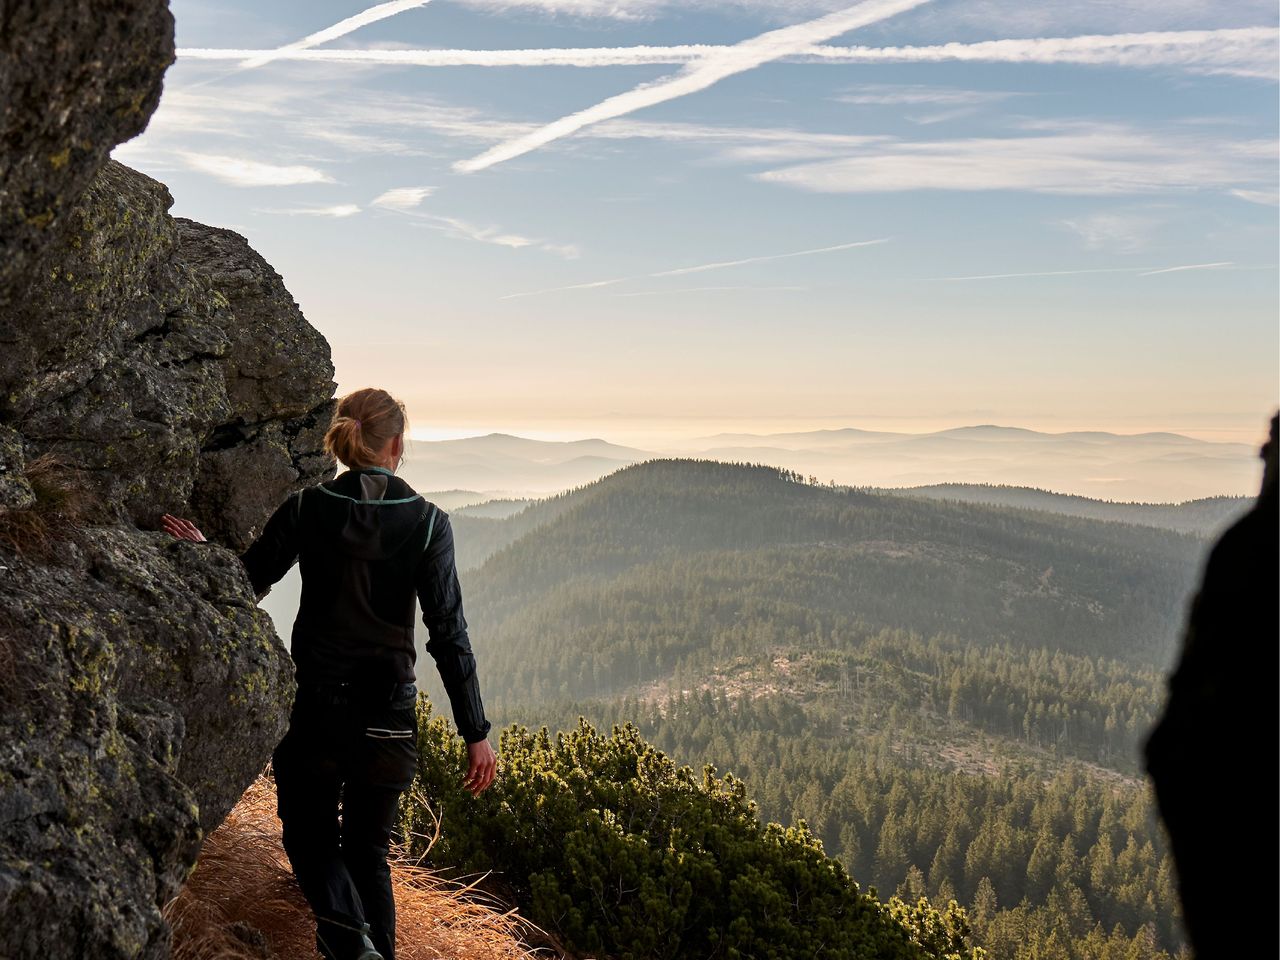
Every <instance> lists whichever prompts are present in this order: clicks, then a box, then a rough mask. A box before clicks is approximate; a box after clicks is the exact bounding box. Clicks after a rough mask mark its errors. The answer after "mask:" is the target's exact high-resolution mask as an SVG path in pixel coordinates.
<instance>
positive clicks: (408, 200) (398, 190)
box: [370, 187, 436, 211]
mask: <svg viewBox="0 0 1280 960" xmlns="http://www.w3.org/2000/svg"><path fill="white" fill-rule="evenodd" d="M435 189H436V188H435V187H395V188H393V189H391V190H388V191H387V192H386V193H383V194H379V195H378V196H377V197H375V198H374V199H373V201H372V202H371V203H370V206H374V207H382V208H383V209H385V210H401V211H403V210H412V209H414V208H415V207H417V206H420V205H421V203H422V201H423V200H425V199H427V197H429V196H431V194H433V193H434V192H435Z"/></svg>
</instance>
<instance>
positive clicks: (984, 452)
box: [405, 426, 1258, 503]
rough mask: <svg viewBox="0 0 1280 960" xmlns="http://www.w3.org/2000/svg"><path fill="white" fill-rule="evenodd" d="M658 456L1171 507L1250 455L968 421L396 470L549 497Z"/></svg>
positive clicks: (496, 448)
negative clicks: (921, 429)
mask: <svg viewBox="0 0 1280 960" xmlns="http://www.w3.org/2000/svg"><path fill="white" fill-rule="evenodd" d="M661 456H682V457H702V458H711V459H716V460H729V461H738V462H747V463H767V464H770V465H773V466H779V467H785V468H787V469H789V470H795V471H798V472H800V473H802V474H804V475H805V476H814V477H816V478H817V479H818V480H819V481H820V482H823V483H826V482H829V481H834V482H836V483H840V484H849V485H852V486H864V487H865V486H874V487H914V486H921V485H929V484H939V483H962V484H1002V485H1007V486H1025V487H1036V488H1040V489H1045V490H1054V491H1059V492H1061V493H1068V494H1074V495H1077V496H1085V497H1093V498H1098V499H1105V500H1118V501H1140V502H1161V503H1165V502H1170V503H1180V502H1183V501H1186V500H1192V499H1197V498H1204V497H1214V496H1220V495H1244V494H1251V493H1252V492H1253V491H1254V490H1256V489H1257V484H1258V464H1257V456H1256V451H1255V449H1254V448H1253V447H1252V446H1250V445H1248V444H1240V443H1216V442H1210V441H1204V440H1197V439H1194V438H1191V437H1184V436H1180V435H1178V434H1173V433H1142V434H1133V435H1120V434H1112V433H1104V432H1100V431H1087V432H1083V431H1081V432H1073V433H1061V434H1050V433H1040V432H1037V431H1034V430H1024V429H1020V428H1014V427H998V426H976V427H962V428H957V429H953V430H942V431H939V432H936V433H927V434H903V433H878V432H875V431H870V430H856V429H852V428H849V429H843V430H815V431H810V432H805V433H778V434H717V435H715V436H711V437H705V438H700V439H695V440H690V441H683V442H673V443H672V444H671V445H670V446H669V447H668V448H666V449H663V450H658V451H649V450H640V449H637V448H634V447H624V446H619V445H616V444H611V443H608V442H606V441H604V440H600V439H590V440H575V441H570V442H557V441H544V440H530V439H526V438H522V437H513V436H509V435H507V434H490V435H488V436H483V437H469V438H466V439H463V440H443V441H416V442H414V443H413V445H412V450H411V457H410V461H409V462H408V463H406V467H405V475H406V477H407V478H408V479H409V482H410V483H414V484H415V485H416V486H417V487H418V488H419V489H424V490H435V489H441V488H443V487H451V486H456V487H462V488H466V489H471V490H481V491H487V492H489V495H490V496H515V495H520V496H524V495H527V494H528V493H530V492H541V493H551V492H556V491H559V490H564V489H567V488H569V487H572V486H576V485H581V484H585V483H589V482H591V481H593V480H596V479H598V478H599V477H601V476H604V475H605V474H607V473H609V472H611V471H612V470H615V469H617V468H618V467H620V466H624V465H626V464H630V463H636V462H639V461H642V460H648V459H653V458H655V457H661Z"/></svg>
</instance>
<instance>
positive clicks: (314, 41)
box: [240, 0, 431, 70]
mask: <svg viewBox="0 0 1280 960" xmlns="http://www.w3.org/2000/svg"><path fill="white" fill-rule="evenodd" d="M430 2H431V0H389V2H387V3H380V4H378V5H377V6H376V7H370V8H369V9H368V10H363V11H361V12H360V13H357V14H355V15H354V16H350V17H347V19H345V20H339V21H338V22H337V23H335V24H334V25H333V26H331V27H325V28H324V29H323V30H320V31H318V32H316V33H312V34H309V35H307V36H305V37H303V38H302V39H301V40H295V41H294V42H293V43H286V44H285V45H284V46H283V47H278V48H277V49H275V50H261V51H255V52H254V54H253V55H252V56H250V57H248V58H247V59H245V60H243V61H241V63H240V68H241V69H243V70H249V69H252V68H253V67H260V66H262V65H263V64H264V63H270V62H271V61H272V60H280V59H282V58H284V57H287V56H289V55H290V54H297V53H300V52H301V51H303V50H306V49H307V48H309V47H316V46H319V45H320V44H322V43H328V42H329V41H330V40H337V39H338V38H339V37H345V36H346V35H347V34H348V33H352V32H353V31H356V30H359V29H360V28H361V27H365V26H368V25H369V24H371V23H377V22H378V21H379V20H385V19H386V18H387V17H394V16H395V15H396V14H397V13H403V12H404V11H406V10H413V9H414V8H416V7H424V6H426V5H427V4H428V3H430Z"/></svg>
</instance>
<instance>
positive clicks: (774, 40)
mask: <svg viewBox="0 0 1280 960" xmlns="http://www.w3.org/2000/svg"><path fill="white" fill-rule="evenodd" d="M925 2H926V0H865V2H863V3H860V4H857V5H856V6H853V7H849V8H848V9H846V10H841V11H839V12H837V13H832V14H828V15H827V16H825V17H819V18H818V19H816V20H809V21H807V22H805V23H800V24H796V25H794V26H790V27H782V28H781V29H778V30H770V31H768V32H767V33H762V34H760V35H759V36H757V37H752V38H751V39H750V40H744V41H742V42H741V43H737V44H734V45H732V46H728V47H723V48H721V49H720V50H718V51H717V52H716V53H714V54H711V55H709V56H707V57H704V58H702V59H700V60H696V61H694V62H693V63H690V64H688V65H686V66H685V67H684V68H683V69H682V70H681V71H680V72H679V73H676V74H674V75H672V76H670V77H667V78H666V79H664V80H657V81H654V82H651V83H642V84H641V85H640V86H638V87H635V88H634V89H632V90H628V91H627V92H626V93H620V94H618V95H617V96H613V97H609V98H608V99H607V100H603V101H601V102H600V103H597V104H596V105H595V106H592V107H588V108H587V109H585V110H579V111H578V112H577V113H571V114H569V115H568V116H567V117H561V118H560V119H559V120H556V121H553V122H552V123H549V124H547V125H546V126H543V127H540V128H539V129H537V130H534V131H533V132H532V133H528V134H525V135H524V136H520V137H516V138H515V139H512V140H508V141H506V142H505V143H500V144H498V145H497V146H495V147H491V148H490V149H488V150H486V151H485V152H484V153H482V154H480V155H479V156H477V157H473V158H471V159H470V160H460V161H458V162H457V163H455V164H454V165H453V169H454V170H457V171H459V172H463V173H472V172H474V171H477V170H484V169H485V168H487V167H491V166H493V165H494V164H498V163H503V162H505V161H507V160H511V159H514V158H515V157H519V156H522V155H523V154H526V153H529V152H530V151H531V150H536V149H538V147H543V146H546V145H547V144H548V143H551V142H552V141H554V140H559V139H561V138H562V137H567V136H569V135H570V134H573V133H576V132H577V131H579V130H581V129H582V128H583V127H588V126H591V125H592V124H595V123H599V122H600V121H602V120H609V119H612V118H613V117H620V116H623V115H625V114H628V113H631V112H633V111H635V110H640V109H642V108H643V107H651V106H654V105H656V104H659V103H665V102H666V101H668V100H674V99H676V98H677V97H683V96H687V95H688V94H691V93H697V92H698V91H699V90H705V89H706V88H707V87H710V86H712V85H713V84H715V83H718V82H719V81H721V80H723V79H725V78H726V77H731V76H733V75H734V74H738V73H742V72H744V71H746V70H751V69H754V68H755V67H759V66H761V65H763V64H766V63H770V62H771V61H774V60H778V59H780V58H782V57H785V56H788V55H790V54H793V53H798V52H800V51H802V50H804V49H805V48H806V47H811V46H813V45H814V44H815V43H821V42H823V41H824V40H830V39H831V38H833V37H838V36H840V35H841V34H844V33H848V32H849V31H850V30H854V29H856V28H858V27H865V26H867V25H869V24H872V23H877V22H879V21H881V20H885V19H887V18H889V17H891V16H893V15H894V14H898V13H902V12H903V11H905V10H910V9H912V8H913V7H918V6H920V5H921V4H922V3H925Z"/></svg>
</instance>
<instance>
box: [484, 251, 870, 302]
mask: <svg viewBox="0 0 1280 960" xmlns="http://www.w3.org/2000/svg"><path fill="white" fill-rule="evenodd" d="M888 239H889V238H888V237H879V238H877V239H875V240H854V241H852V242H850V243H837V244H834V245H833V246H829V247H813V248H811V249H808V250H795V251H792V252H789V253H771V254H766V255H765V256H760V257H745V258H742V259H739V260H717V261H715V262H713V263H699V264H695V265H693V266H689V267H675V268H673V269H671V270H658V271H656V272H655V273H642V274H637V275H636V276H631V277H613V278H611V279H608V280H591V281H588V282H586V283H571V284H568V285H566V286H562V287H548V288H546V289H543V290H529V291H526V292H523V293H508V294H507V295H506V296H502V297H499V298H498V299H499V300H515V299H518V298H520V297H536V296H541V295H542V294H544V293H561V292H563V291H566V290H594V289H598V288H600V287H611V286H614V285H615V284H619V283H627V282H628V281H631V280H652V279H656V278H658V277H679V276H684V275H686V274H690V273H704V272H706V271H709V270H724V269H726V268H728V267H740V266H743V265H744V264H748V263H763V262H765V261H766V260H788V259H790V258H792V257H808V256H813V255H814V254H819V253H834V252H835V251H837V250H852V249H853V248H854V247H872V246H878V245H879V244H882V243H887V242H888Z"/></svg>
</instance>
